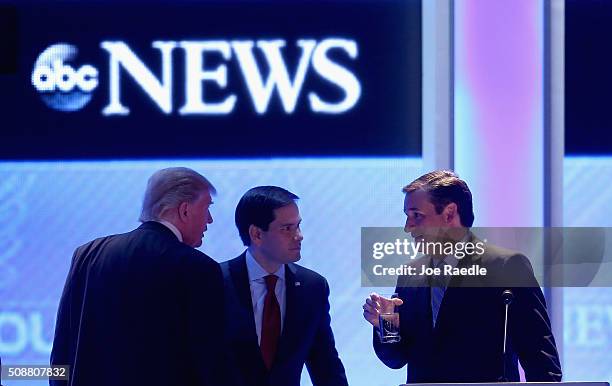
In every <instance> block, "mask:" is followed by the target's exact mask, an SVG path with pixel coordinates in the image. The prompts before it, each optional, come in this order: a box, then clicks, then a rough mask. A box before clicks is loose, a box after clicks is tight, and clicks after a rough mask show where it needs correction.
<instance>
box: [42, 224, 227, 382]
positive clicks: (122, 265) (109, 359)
mask: <svg viewBox="0 0 612 386" xmlns="http://www.w3.org/2000/svg"><path fill="white" fill-rule="evenodd" d="M222 298H223V283H222V277H221V270H220V268H219V265H218V264H217V263H216V262H214V261H213V260H212V259H210V258H209V257H208V256H206V255H205V254H203V253H201V252H199V251H197V250H195V249H193V248H191V247H189V246H188V245H186V244H183V243H181V242H179V241H178V239H177V238H176V236H175V235H174V234H173V233H172V232H171V231H170V230H169V229H168V228H166V227H165V226H164V225H162V224H159V223H157V222H145V223H143V224H142V225H141V226H140V227H139V228H137V229H135V230H133V231H131V232H129V233H125V234H120V235H113V236H108V237H103V238H99V239H96V240H94V241H91V242H89V243H87V244H85V245H83V246H81V247H79V248H78V249H77V250H76V251H75V253H74V257H73V259H72V265H71V267H70V272H69V273H68V278H67V279H66V285H65V287H64V292H63V294H62V297H61V301H60V305H59V309H58V313H57V323H56V329H55V338H54V340H53V350H52V352H51V364H54V365H70V366H71V371H70V380H69V382H68V384H69V385H79V386H96V385H100V386H102V385H104V386H108V385H114V386H116V385H126V386H127V385H130V386H132V385H147V386H150V385H160V386H161V385H164V386H167V385H213V384H215V385H216V384H220V383H219V382H217V381H216V378H215V377H216V376H217V375H215V374H216V373H214V372H213V370H214V371H218V369H220V367H219V366H220V364H221V363H220V361H221V355H220V354H219V352H218V350H219V349H220V348H221V347H222V342H221V338H220V334H218V333H216V332H218V331H219V329H220V328H222V327H223V325H224V324H223V320H222V315H221V316H220V315H219V314H218V313H216V310H219V309H221V307H222V304H221V302H222ZM51 383H52V384H53V382H51ZM56 384H57V385H66V382H57V383H56Z"/></svg>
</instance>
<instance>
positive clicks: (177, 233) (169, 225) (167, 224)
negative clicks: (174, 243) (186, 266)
mask: <svg viewBox="0 0 612 386" xmlns="http://www.w3.org/2000/svg"><path fill="white" fill-rule="evenodd" d="M156 222H158V223H160V224H162V225H164V226H165V227H166V228H168V229H170V230H171V231H172V233H174V235H175V236H176V238H177V239H178V240H179V241H180V242H181V243H182V242H183V235H182V234H181V231H179V230H178V228H177V227H175V226H174V224H172V223H171V222H170V221H166V220H157V221H156Z"/></svg>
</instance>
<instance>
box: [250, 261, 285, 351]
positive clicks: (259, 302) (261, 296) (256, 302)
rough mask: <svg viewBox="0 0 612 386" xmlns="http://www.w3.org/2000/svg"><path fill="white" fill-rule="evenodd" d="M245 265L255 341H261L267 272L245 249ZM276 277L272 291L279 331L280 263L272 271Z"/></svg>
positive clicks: (281, 300)
mask: <svg viewBox="0 0 612 386" xmlns="http://www.w3.org/2000/svg"><path fill="white" fill-rule="evenodd" d="M246 266H247V273H248V275H249V287H250V288H251V301H252V302H253V316H254V317H255V330H256V331H257V342H258V343H261V322H262V318H263V309H264V300H265V298H266V294H267V293H268V290H267V288H266V280H265V279H264V277H266V276H268V275H269V273H268V272H267V271H266V270H265V269H263V268H262V267H261V265H259V263H258V262H257V260H255V258H254V257H253V255H252V254H251V252H250V251H249V250H248V249H247V251H246ZM274 275H276V276H277V277H278V280H277V281H276V288H275V289H274V293H275V294H276V299H277V300H278V305H279V306H280V316H281V333H282V331H283V325H284V324H285V265H284V264H283V265H281V267H280V268H279V269H278V271H276V272H274Z"/></svg>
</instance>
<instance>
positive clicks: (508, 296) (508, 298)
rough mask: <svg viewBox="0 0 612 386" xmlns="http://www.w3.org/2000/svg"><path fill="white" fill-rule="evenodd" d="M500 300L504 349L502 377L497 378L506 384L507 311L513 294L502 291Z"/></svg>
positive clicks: (507, 290) (508, 291)
mask: <svg viewBox="0 0 612 386" xmlns="http://www.w3.org/2000/svg"><path fill="white" fill-rule="evenodd" d="M502 299H503V301H504V305H505V306H506V316H505V318H504V348H503V356H502V364H503V370H502V376H501V377H500V378H499V382H508V377H507V374H506V362H507V359H508V354H507V352H506V341H507V338H508V309H509V308H510V304H511V303H512V300H513V299H514V294H513V293H512V291H511V290H509V289H506V290H504V292H502Z"/></svg>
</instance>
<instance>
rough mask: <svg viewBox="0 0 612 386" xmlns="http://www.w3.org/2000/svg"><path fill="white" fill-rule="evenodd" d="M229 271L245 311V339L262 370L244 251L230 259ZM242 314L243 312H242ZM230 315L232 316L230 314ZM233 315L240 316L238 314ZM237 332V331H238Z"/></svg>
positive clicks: (261, 358)
mask: <svg viewBox="0 0 612 386" xmlns="http://www.w3.org/2000/svg"><path fill="white" fill-rule="evenodd" d="M229 271H230V275H231V278H232V282H233V285H234V289H235V291H236V296H237V298H238V302H239V303H240V308H241V309H243V310H245V312H246V319H247V320H246V321H245V322H244V323H245V325H246V326H247V328H246V329H245V331H244V332H243V333H244V335H245V340H246V341H247V342H248V347H249V350H250V351H251V357H252V358H257V362H258V363H257V366H258V367H259V368H260V370H263V371H264V372H265V371H267V370H266V366H265V364H264V361H263V357H262V355H261V349H260V347H259V343H258V341H257V331H256V330H255V314H254V313H253V301H252V300H251V287H250V284H249V274H248V272H247V267H246V252H245V253H243V254H242V255H240V256H238V257H237V258H235V259H233V260H230V262H229ZM243 315H244V314H243ZM230 317H232V316H230ZM233 317H241V316H240V315H237V316H233ZM238 333H239V332H238Z"/></svg>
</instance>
